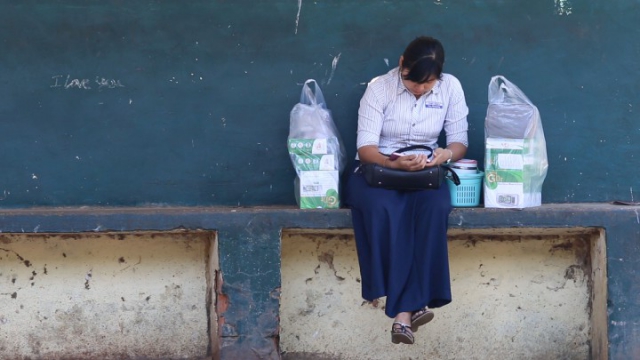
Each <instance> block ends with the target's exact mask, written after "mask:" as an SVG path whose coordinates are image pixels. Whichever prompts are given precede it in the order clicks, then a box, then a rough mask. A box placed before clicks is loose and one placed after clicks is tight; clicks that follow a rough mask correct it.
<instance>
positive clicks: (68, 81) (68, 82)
mask: <svg viewBox="0 0 640 360" xmlns="http://www.w3.org/2000/svg"><path fill="white" fill-rule="evenodd" d="M51 79H52V80H53V85H50V86H49V87H52V88H60V89H82V90H91V89H98V90H100V89H105V88H106V89H115V88H121V87H124V85H122V83H121V82H120V80H118V79H111V78H103V77H101V76H96V78H95V80H94V81H93V82H92V81H91V80H89V79H87V78H71V75H67V77H66V78H65V77H64V75H55V76H52V77H51ZM63 80H64V81H63Z"/></svg>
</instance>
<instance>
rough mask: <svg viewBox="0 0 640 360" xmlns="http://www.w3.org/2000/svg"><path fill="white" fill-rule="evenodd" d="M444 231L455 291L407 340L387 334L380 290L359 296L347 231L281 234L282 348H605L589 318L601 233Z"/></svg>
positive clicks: (451, 355) (426, 351)
mask: <svg viewBox="0 0 640 360" xmlns="http://www.w3.org/2000/svg"><path fill="white" fill-rule="evenodd" d="M450 240H451V241H450V244H449V247H450V259H451V280H452V287H453V288H452V290H453V298H454V300H453V302H452V304H450V305H448V306H445V307H443V308H441V309H436V310H435V312H436V318H435V320H434V321H433V322H432V323H430V324H429V325H428V326H425V327H423V328H421V329H420V331H419V332H418V333H416V344H414V345H412V346H406V345H392V344H391V343H390V334H389V329H390V327H391V320H390V319H388V318H387V317H386V316H385V315H384V311H383V309H384V298H382V299H379V300H377V301H374V302H373V303H369V302H366V301H363V299H362V297H361V296H360V284H359V282H360V280H359V277H360V273H359V268H358V262H357V258H356V252H355V243H354V240H353V237H352V235H351V234H350V233H348V232H346V233H338V234H336V233H333V234H327V233H324V234H322V233H309V232H306V233H305V232H295V231H294V232H286V233H285V234H283V241H282V299H281V338H280V339H281V342H280V345H281V348H282V350H283V354H284V356H283V358H284V359H300V358H308V359H323V358H327V359H352V360H356V359H363V360H364V359H391V358H398V357H399V358H402V359H409V358H410V359H424V358H427V359H479V360H480V359H501V358H502V359H540V360H542V359H592V358H593V359H596V358H597V359H605V358H606V350H605V353H600V352H601V351H602V350H603V349H598V350H597V352H592V350H594V347H593V346H592V339H594V337H602V336H603V334H602V333H601V331H602V329H603V328H604V329H606V318H605V321H600V322H599V323H597V324H594V323H592V313H593V311H594V308H596V312H598V311H599V312H600V313H602V312H603V311H605V309H606V305H605V304H604V303H603V302H601V301H600V302H593V301H592V293H593V291H594V273H593V270H592V268H593V267H592V257H591V253H592V249H594V246H596V244H598V243H601V242H603V239H601V237H600V236H599V235H594V233H592V232H591V231H589V232H588V233H587V234H580V233H579V232H578V233H576V231H566V232H563V233H560V234H549V232H548V231H545V230H543V229H537V230H531V231H529V232H527V233H525V234H516V235H508V234H505V231H503V230H500V229H494V230H492V231H491V232H490V233H484V234H482V233H480V234H477V233H476V234H474V233H473V232H470V233H465V232H460V231H457V232H456V231H453V234H451V235H450ZM594 252H595V251H594ZM600 259H602V257H600ZM593 261H595V262H596V263H599V264H598V267H599V268H601V265H602V263H600V260H598V259H595V260H593ZM596 272H597V271H596ZM599 281H602V279H600V280H599ZM597 286H598V290H599V291H601V290H602V289H604V288H605V286H604V284H598V285H597ZM605 333H606V331H605ZM604 336H605V340H606V334H604ZM598 340H601V338H600V339H596V341H598ZM364 344H366V346H363V345H364Z"/></svg>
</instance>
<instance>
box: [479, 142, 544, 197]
mask: <svg viewBox="0 0 640 360" xmlns="http://www.w3.org/2000/svg"><path fill="white" fill-rule="evenodd" d="M529 143H530V140H527V139H504V138H487V139H486V154H485V155H486V156H485V175H484V176H485V178H484V206H485V207H496V208H524V207H531V206H540V203H541V194H540V193H539V192H537V193H532V192H531V183H530V182H531V181H530V176H531V174H530V169H531V166H530V164H527V161H528V160H529V159H530V158H531V157H530V156H528V154H529V152H530V149H529ZM528 170H529V172H528Z"/></svg>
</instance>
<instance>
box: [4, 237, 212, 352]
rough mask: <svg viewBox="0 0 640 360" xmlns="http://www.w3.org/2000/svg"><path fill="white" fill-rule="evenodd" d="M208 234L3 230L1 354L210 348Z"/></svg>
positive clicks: (174, 350) (208, 350) (207, 349)
mask: <svg viewBox="0 0 640 360" xmlns="http://www.w3.org/2000/svg"><path fill="white" fill-rule="evenodd" d="M212 238H213V236H212V235H211V233H207V232H166V233H124V234H123V233H118V234H113V233H96V234H83V233H78V234H1V235H0V358H2V359H25V358H34V359H37V358H39V359H52V358H83V359H135V358H203V357H206V356H210V352H211V349H210V335H209V331H210V330H209V326H210V325H209V310H208V306H209V305H210V304H209V303H208V302H210V301H212V300H211V297H210V296H208V291H210V289H211V286H210V285H209V284H208V283H207V276H206V272H207V271H208V266H207V264H208V261H209V253H208V249H209V248H210V247H211V244H210V242H211V241H212V240H211V239H212Z"/></svg>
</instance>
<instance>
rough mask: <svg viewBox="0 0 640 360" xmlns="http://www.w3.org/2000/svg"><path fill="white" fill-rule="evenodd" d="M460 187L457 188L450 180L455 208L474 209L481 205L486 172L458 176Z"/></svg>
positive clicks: (450, 189)
mask: <svg viewBox="0 0 640 360" xmlns="http://www.w3.org/2000/svg"><path fill="white" fill-rule="evenodd" d="M458 177H459V178H460V185H458V186H456V184H454V183H453V181H451V180H450V179H449V178H447V182H448V183H449V191H450V192H451V205H453V206H455V207H473V206H478V205H480V193H481V192H482V179H483V178H484V172H482V171H478V173H477V174H458Z"/></svg>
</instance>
